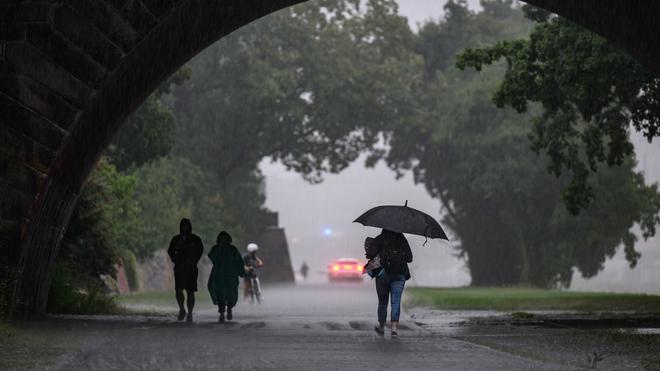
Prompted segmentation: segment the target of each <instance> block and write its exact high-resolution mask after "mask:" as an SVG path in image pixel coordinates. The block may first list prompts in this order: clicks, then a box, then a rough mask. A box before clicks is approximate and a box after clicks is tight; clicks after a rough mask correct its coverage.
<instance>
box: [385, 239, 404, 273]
mask: <svg viewBox="0 0 660 371" xmlns="http://www.w3.org/2000/svg"><path fill="white" fill-rule="evenodd" d="M397 245H398V244H387V245H386V246H384V251H383V252H384V254H383V255H384V256H383V258H384V264H383V267H384V268H385V272H387V273H389V274H405V273H406V251H405V250H404V249H403V247H402V246H397Z"/></svg>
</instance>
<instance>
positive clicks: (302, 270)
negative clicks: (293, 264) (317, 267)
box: [300, 262, 309, 281]
mask: <svg viewBox="0 0 660 371" xmlns="http://www.w3.org/2000/svg"><path fill="white" fill-rule="evenodd" d="M307 273H309V266H308V265H307V263H305V262H303V263H302V266H300V274H301V275H302V278H303V280H305V281H306V280H307Z"/></svg>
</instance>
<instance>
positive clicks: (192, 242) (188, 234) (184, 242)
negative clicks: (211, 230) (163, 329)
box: [167, 218, 204, 322]
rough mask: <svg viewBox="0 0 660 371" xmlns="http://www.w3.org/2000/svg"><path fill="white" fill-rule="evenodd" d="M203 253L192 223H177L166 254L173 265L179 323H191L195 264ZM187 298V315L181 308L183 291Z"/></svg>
mask: <svg viewBox="0 0 660 371" xmlns="http://www.w3.org/2000/svg"><path fill="white" fill-rule="evenodd" d="M203 253H204V246H203V245H202V239H201V238H199V237H198V236H197V235H194V234H193V233H192V223H191V222H190V220H188V219H185V218H184V219H181V222H180V223H179V234H178V235H176V236H174V237H173V238H172V240H171V241H170V247H169V248H168V249H167V254H168V255H169V256H170V259H172V263H174V288H175V291H176V301H177V304H179V317H178V320H179V321H183V319H184V318H185V319H186V322H192V320H193V316H192V312H193V308H194V307H195V291H197V274H198V270H197V262H199V259H200V258H201V257H202V254H203ZM184 290H185V291H186V296H187V297H188V300H187V306H188V315H187V316H186V310H185V308H184V307H183V301H184V296H183V291H184Z"/></svg>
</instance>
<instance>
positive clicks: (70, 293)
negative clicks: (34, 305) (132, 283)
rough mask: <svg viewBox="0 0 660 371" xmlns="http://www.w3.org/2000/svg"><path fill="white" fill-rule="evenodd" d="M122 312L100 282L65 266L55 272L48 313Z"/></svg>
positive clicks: (56, 268) (60, 266) (57, 267)
mask: <svg viewBox="0 0 660 371" xmlns="http://www.w3.org/2000/svg"><path fill="white" fill-rule="evenodd" d="M119 311H120V309H119V305H117V302H116V301H115V299H114V298H113V297H111V296H109V295H108V293H107V290H106V288H105V287H104V286H103V284H102V283H101V282H100V281H99V280H90V279H89V278H88V277H86V276H84V275H81V274H76V273H74V272H73V270H71V269H70V268H68V267H66V266H65V265H61V264H60V265H58V266H56V267H55V270H54V272H53V279H52V282H51V284H50V292H49V296H48V312H49V313H58V314H115V313H118V312H119Z"/></svg>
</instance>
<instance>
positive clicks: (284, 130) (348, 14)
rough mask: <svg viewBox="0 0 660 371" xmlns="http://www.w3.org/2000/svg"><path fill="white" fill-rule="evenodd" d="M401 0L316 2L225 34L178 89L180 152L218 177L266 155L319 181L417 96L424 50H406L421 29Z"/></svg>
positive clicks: (400, 116) (398, 117)
mask: <svg viewBox="0 0 660 371" xmlns="http://www.w3.org/2000/svg"><path fill="white" fill-rule="evenodd" d="M396 9H397V5H396V2H394V1H391V0H381V1H368V2H358V1H319V2H310V3H308V4H302V5H300V6H296V7H292V8H288V9H285V10H283V11H281V12H278V13H276V14H273V15H271V16H269V17H265V18H263V19H261V20H259V21H256V22H254V23H252V24H250V25H248V26H246V27H244V28H242V29H240V30H238V31H236V32H234V33H233V34H231V35H229V36H227V37H225V38H223V39H222V40H221V41H219V42H218V43H217V44H215V45H214V46H212V47H210V48H209V49H208V50H206V51H204V52H203V53H202V54H201V55H200V56H198V57H197V58H195V59H194V60H193V61H192V62H191V63H190V64H189V68H190V69H191V70H192V77H191V79H190V81H188V82H187V83H186V84H184V85H183V86H181V87H180V88H178V89H177V90H176V91H175V92H174V97H173V99H172V100H173V103H172V105H173V107H174V111H175V114H176V118H177V125H178V127H179V134H178V138H180V141H179V142H178V143H177V146H176V154H177V155H180V156H185V157H187V158H190V159H191V160H192V161H193V163H195V164H200V166H201V167H202V168H204V169H210V170H211V171H212V174H213V175H214V176H215V177H216V181H217V183H218V184H224V183H226V182H227V180H231V179H233V177H234V174H235V172H238V173H244V172H245V171H246V170H247V171H249V170H253V169H255V168H256V166H257V164H258V163H259V162H260V161H261V160H262V159H263V158H264V157H270V158H271V159H272V160H273V161H281V162H282V163H283V164H284V165H285V166H287V168H289V169H292V170H295V171H297V172H299V173H301V174H302V175H303V176H304V177H305V178H306V179H308V180H310V181H312V182H316V181H320V179H321V178H320V177H321V174H322V173H323V172H338V171H341V170H342V169H344V168H346V166H348V164H350V162H352V161H353V160H355V159H356V158H357V157H358V155H359V154H360V153H361V151H363V150H364V149H366V148H369V147H371V146H373V145H374V144H375V143H376V141H377V140H378V135H377V134H378V130H380V129H381V128H382V127H384V126H388V125H392V124H393V123H394V122H395V121H396V120H400V121H401V122H400V124H403V118H404V115H403V114H402V112H401V110H404V111H406V110H407V107H412V106H413V105H412V101H413V96H412V95H411V94H410V90H411V86H412V85H413V84H414V83H415V82H416V81H417V80H418V70H419V69H418V64H419V58H415V56H414V55H413V54H410V53H406V52H405V50H406V49H405V46H406V45H407V44H410V43H412V42H413V40H414V35H413V33H412V32H411V31H410V29H409V28H408V25H407V23H406V21H405V19H404V18H402V17H400V16H398V15H397V12H396ZM401 51H403V53H401Z"/></svg>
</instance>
